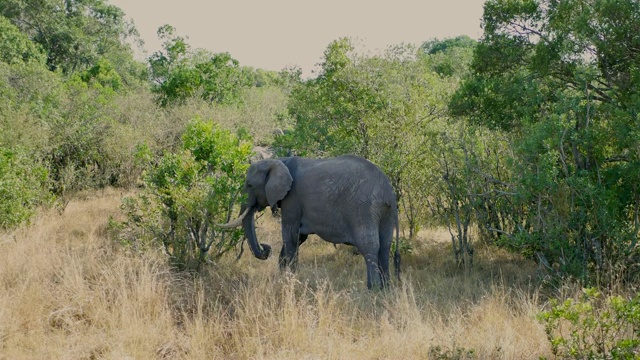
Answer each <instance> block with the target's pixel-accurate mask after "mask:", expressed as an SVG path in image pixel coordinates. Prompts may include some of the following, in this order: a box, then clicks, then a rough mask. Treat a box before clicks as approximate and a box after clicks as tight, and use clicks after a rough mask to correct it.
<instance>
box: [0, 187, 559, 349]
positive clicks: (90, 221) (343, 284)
mask: <svg viewBox="0 0 640 360" xmlns="http://www.w3.org/2000/svg"><path fill="white" fill-rule="evenodd" d="M123 195H126V194H123V192H122V191H120V190H115V189H106V190H103V191H92V192H88V193H84V194H82V195H81V196H78V197H77V198H76V199H74V200H73V201H71V202H69V204H68V205H67V207H66V208H65V209H64V211H62V212H61V213H60V212H59V211H48V212H44V213H42V214H41V215H39V216H38V217H37V218H36V219H35V220H34V222H33V225H31V226H25V227H22V228H20V229H17V230H15V231H12V232H9V233H6V234H3V235H2V236H1V237H0V249H1V251H0V264H2V266H1V267H0V284H1V287H2V291H1V292H0V339H1V340H0V343H1V344H2V345H1V348H0V349H1V350H2V351H0V358H3V359H99V358H105V359H124V358H132V359H212V358H214V359H256V358H263V359H301V358H306V359H345V358H350V359H398V358H403V359H425V358H478V359H489V358H492V359H493V358H503V359H516V358H518V359H523V358H538V357H540V356H544V355H549V354H550V347H549V345H548V343H547V339H546V335H545V333H544V329H543V326H542V324H541V323H540V322H538V321H537V320H536V315H537V313H538V312H539V310H540V307H541V306H542V304H543V303H544V301H543V300H542V297H543V296H542V293H541V291H540V290H539V288H538V285H537V282H536V278H537V274H536V269H537V268H536V266H535V265H534V264H533V263H531V262H528V261H524V260H522V259H520V258H519V257H517V256H513V255H510V254H508V253H506V252H504V251H500V250H496V249H490V248H487V249H483V248H481V249H479V250H478V254H477V255H476V258H475V264H474V267H473V269H472V270H471V271H469V272H468V273H465V271H464V270H462V269H461V268H459V267H457V266H456V265H455V264H454V263H453V261H452V257H451V254H450V251H451V246H450V244H449V242H450V237H449V234H448V232H446V231H443V230H440V229H429V230H425V231H422V232H421V233H420V235H419V241H418V243H417V244H416V246H415V248H414V251H413V253H412V254H405V255H404V257H403V275H402V284H400V285H399V284H394V286H393V287H392V288H391V289H390V290H389V291H388V292H381V291H377V292H376V291H374V292H371V291H368V290H367V289H366V283H365V281H364V280H365V278H366V276H365V271H364V264H363V261H362V258H361V257H360V256H357V255H354V254H353V253H352V251H351V248H350V247H346V246H345V247H338V248H335V247H334V246H333V245H331V244H329V243H326V242H323V241H321V240H319V239H315V238H314V239H310V241H308V242H307V243H306V244H304V245H303V246H302V247H301V251H300V263H299V269H298V270H299V271H298V272H297V273H296V274H295V275H294V274H290V273H284V274H283V273H280V271H279V270H278V266H277V261H276V259H275V258H276V257H275V256H272V257H271V258H270V259H268V260H267V261H260V260H257V259H255V258H253V256H252V255H251V254H250V253H249V252H248V251H246V252H245V253H244V255H242V256H241V258H240V259H238V260H236V258H235V256H226V257H224V258H223V260H222V261H220V262H219V263H217V264H208V265H206V267H205V269H204V270H203V271H202V272H201V273H199V274H196V275H192V274H186V273H180V272H175V271H172V270H171V268H170V266H169V264H168V261H167V259H166V257H165V256H164V255H163V254H162V253H161V252H160V249H158V251H157V252H147V253H144V254H139V253H134V252H131V251H127V250H126V249H124V248H123V247H121V246H120V245H119V244H117V243H115V242H114V241H113V240H111V239H110V237H109V230H108V219H109V217H110V216H112V217H119V216H122V214H121V211H120V210H119V205H120V203H121V197H122V196H123ZM258 223H259V228H258V234H259V235H258V236H259V237H260V239H261V241H262V242H266V243H270V244H272V245H273V246H274V251H275V250H278V249H279V246H280V243H281V240H280V237H279V226H278V224H277V219H274V218H273V217H272V216H271V215H270V214H268V215H264V216H263V217H262V218H261V219H260V220H259V221H258Z"/></svg>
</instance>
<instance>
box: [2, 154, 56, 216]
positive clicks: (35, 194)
mask: <svg viewBox="0 0 640 360" xmlns="http://www.w3.org/2000/svg"><path fill="white" fill-rule="evenodd" d="M47 175H48V174H47V170H46V169H45V168H44V167H43V166H41V165H40V164H38V163H36V162H34V161H33V160H32V159H31V158H30V157H29V156H27V154H26V152H22V151H15V150H9V149H7V148H4V147H1V146H0V199H2V200H1V201H0V229H8V228H12V227H15V226H17V225H20V224H22V223H25V222H27V221H28V220H29V219H30V218H31V217H32V216H33V215H34V214H35V211H36V207H37V206H38V205H41V204H43V203H45V202H47V201H48V200H50V196H49V193H48V191H47Z"/></svg>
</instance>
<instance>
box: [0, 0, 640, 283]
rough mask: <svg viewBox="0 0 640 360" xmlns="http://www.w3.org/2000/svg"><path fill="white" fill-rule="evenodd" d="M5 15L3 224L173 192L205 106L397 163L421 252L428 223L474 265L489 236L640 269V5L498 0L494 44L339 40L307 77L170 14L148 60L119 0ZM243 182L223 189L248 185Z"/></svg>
mask: <svg viewBox="0 0 640 360" xmlns="http://www.w3.org/2000/svg"><path fill="white" fill-rule="evenodd" d="M0 14H1V15H2V16H1V17H0V29H1V31H0V34H1V35H0V49H1V50H2V51H0V56H1V57H0V93H1V94H2V96H1V97H0V115H1V117H0V126H1V127H0V130H1V131H0V160H2V161H1V162H0V176H2V181H1V182H0V192H1V193H2V194H6V195H5V196H3V199H6V200H3V203H2V206H1V207H0V211H1V213H0V225H1V226H2V227H3V228H12V227H15V226H16V225H19V224H21V223H24V222H25V221H28V220H29V218H30V216H31V215H32V214H33V213H34V210H35V208H36V207H37V206H39V205H42V204H50V203H52V201H53V202H54V203H55V204H57V205H58V206H64V204H65V203H66V201H68V200H69V198H70V196H72V194H73V193H75V192H77V191H79V190H82V189H89V188H101V187H104V186H107V185H111V186H120V187H129V186H132V185H134V184H145V185H146V186H145V188H154V189H156V190H155V191H156V193H158V191H159V190H158V189H160V188H159V187H158V186H159V185H158V181H160V180H158V177H157V176H158V175H157V174H159V172H162V171H167V170H166V169H167V166H169V165H168V163H172V164H173V165H171V166H174V167H175V166H178V165H176V164H182V165H180V166H182V167H185V166H187V165H186V163H184V162H185V161H186V162H187V163H189V162H190V161H196V160H197V159H195V158H193V156H195V154H193V153H191V154H190V155H188V156H187V155H185V154H186V153H185V151H190V150H189V149H185V146H187V145H186V143H185V141H186V140H185V138H184V136H183V133H184V132H185V130H186V129H187V124H189V123H190V122H191V121H192V120H194V119H196V118H201V119H205V120H206V121H213V122H215V123H216V124H217V125H216V127H218V126H221V127H222V128H225V129H227V130H228V131H231V132H238V137H239V138H242V139H246V140H247V141H252V140H250V139H253V141H255V142H256V143H259V144H261V145H266V146H271V147H272V148H273V149H274V150H275V151H277V152H278V153H280V154H281V155H286V154H297V155H305V156H314V157H323V156H333V155H338V154H343V153H355V154H359V155H362V156H364V157H366V158H368V159H370V160H371V161H373V162H375V163H376V164H378V165H380V166H381V167H382V168H383V169H384V171H385V172H386V173H387V174H388V175H389V177H390V178H391V179H392V182H393V184H394V187H395V189H396V191H397V193H398V195H399V202H400V208H401V210H402V216H403V229H405V232H406V234H407V235H406V236H407V240H406V243H405V247H406V248H410V247H411V241H413V240H415V237H416V236H417V234H418V231H419V230H420V228H421V227H424V226H430V225H445V226H448V228H449V230H450V233H451V239H452V250H453V255H454V257H455V260H456V261H458V262H460V263H462V264H465V265H469V264H471V258H472V256H473V252H474V250H473V247H474V245H473V244H474V243H478V242H485V243H488V244H492V245H496V246H503V247H506V248H509V249H511V250H513V251H516V252H518V253H521V254H523V255H525V256H527V257H530V258H532V259H535V260H536V261H538V262H539V263H540V264H541V266H545V267H547V270H548V271H549V272H550V273H552V274H553V275H557V276H559V277H571V278H576V279H578V280H579V281H581V282H582V283H583V284H591V285H605V286H606V285H608V284H611V283H612V282H617V281H625V282H631V283H633V282H634V281H635V280H636V276H637V268H636V267H635V265H634V264H635V263H636V262H637V260H638V251H637V248H636V242H637V236H638V229H639V227H640V215H639V214H640V193H639V189H638V185H637V184H638V183H639V182H640V181H639V180H640V179H639V178H638V176H639V175H638V174H640V171H639V170H640V163H639V156H640V155H639V153H638V149H640V146H639V145H640V144H639V143H638V142H639V141H640V140H638V139H640V137H639V136H638V135H639V130H640V129H639V128H638V126H639V125H638V110H639V108H640V93H638V91H639V90H638V89H639V88H640V86H639V85H640V70H639V69H640V54H639V50H638V49H639V48H640V35H639V34H640V32H639V31H638V30H639V29H638V26H639V25H638V24H640V19H639V17H640V15H639V14H640V5H639V4H638V2H636V1H591V2H586V1H578V0H575V1H573V0H572V1H564V2H560V3H557V2H548V1H497V0H496V1H488V2H487V3H486V5H485V12H484V17H483V26H484V36H483V38H482V39H481V40H480V41H479V42H476V41H474V40H471V39H469V38H468V37H465V36H461V37H458V38H453V39H445V40H429V41H426V42H425V43H424V44H422V46H420V47H419V48H417V49H416V48H411V47H408V46H397V47H393V48H390V49H389V50H388V51H387V52H386V53H384V54H381V55H366V56H364V55H360V54H358V53H357V52H356V51H355V49H354V46H353V45H352V43H351V41H350V39H347V38H343V39H337V40H336V41H334V42H332V43H331V44H329V46H328V47H327V49H326V51H325V54H324V59H323V62H322V64H321V71H320V72H319V74H318V75H317V77H316V78H313V79H308V80H302V79H301V78H300V72H299V71H297V70H295V69H294V70H288V71H282V72H280V73H276V72H271V71H264V70H260V69H257V70H256V69H252V68H248V67H243V66H241V65H240V64H239V63H238V61H237V60H235V59H234V58H233V57H232V55H231V54H228V53H218V54H213V53H210V52H208V51H206V50H203V49H192V48H191V47H190V46H189V44H188V43H187V42H186V40H185V38H183V37H181V36H179V35H178V33H177V31H176V29H175V28H173V27H172V26H170V25H165V26H163V27H161V28H160V29H158V36H159V37H160V38H161V39H163V40H164V45H163V49H162V50H161V51H159V52H157V53H154V54H153V55H152V56H150V57H149V59H148V62H147V63H146V64H144V63H141V62H139V61H136V60H135V59H134V57H133V51H132V49H131V46H132V45H131V44H136V43H138V42H139V39H138V38H137V34H136V30H135V28H134V27H133V25H132V24H131V23H129V22H127V21H126V20H125V17H124V14H123V12H122V11H121V10H120V9H119V8H117V7H115V6H112V5H109V4H108V3H106V2H105V1H103V0H92V1H65V2H63V3H59V2H56V1H50V0H42V1H39V2H38V3H37V4H35V3H33V2H31V1H24V0H8V1H4V2H2V4H0ZM206 121H205V122H206ZM275 129H281V130H285V131H284V132H282V131H277V132H274V130H275ZM229 135H230V134H229ZM185 136H189V135H185ZM207 136H211V135H207ZM181 139H182V140H181ZM192 141H193V142H195V143H198V142H206V141H208V140H207V139H195V140H193V139H192ZM243 141H244V140H243ZM172 154H173V155H172ZM185 156H187V157H185ZM189 156H190V157H189ZM217 156H222V157H224V156H225V155H224V154H222V153H220V154H219V155H217ZM249 156H250V155H249V154H244V155H242V157H241V158H239V159H235V160H234V161H240V162H242V161H248V158H249ZM189 159H191V160H189ZM219 160H220V159H209V160H207V161H210V162H213V163H215V162H216V161H219ZM197 161H201V160H197ZM201 166H204V165H201ZM162 169H164V170H162ZM203 169H207V171H214V172H215V170H214V169H213V168H212V166H211V163H210V164H209V166H204V167H203ZM183 170H184V169H182V170H181V171H183ZM145 171H148V173H147V174H146V175H144V173H145ZM198 171H200V170H198ZM234 171H235V170H234ZM205 172H206V171H205ZM154 173H155V174H156V176H155V177H154V175H153V174H154ZM178 175H179V174H178V173H174V174H171V176H178ZM165 176H169V175H168V174H165ZM200 176H202V178H200ZM206 176H207V175H206V174H204V173H203V174H200V175H198V176H196V177H194V178H192V179H191V178H190V179H189V181H193V182H194V183H192V184H183V185H185V186H187V189H191V188H195V187H198V185H197V184H196V183H197V182H199V181H204V179H205V178H206ZM218 178H220V177H218ZM183 180H184V179H182V180H180V181H183ZM163 181H166V179H164V180H163ZM180 181H177V182H173V183H171V184H173V185H171V186H174V185H175V186H178V184H179V183H180ZM184 181H186V180H184ZM236 181H241V180H240V179H238V177H237V176H236ZM210 182H211V181H210ZM213 183H215V181H213ZM213 183H212V185H211V186H213V187H215V186H216V185H215V184H213ZM152 185H153V186H152ZM163 186H166V185H163ZM229 186H230V187H220V186H219V187H217V188H216V189H217V190H215V191H214V190H208V191H209V192H211V191H213V193H215V195H216V196H222V197H225V196H226V197H229V196H231V197H233V196H234V195H233V194H228V193H226V194H225V193H224V192H225V190H224V189H235V188H236V187H237V184H235V185H233V186H231V185H229ZM163 191H164V192H171V191H176V189H169V188H167V189H165V190H163ZM216 191H217V192H216ZM187 192H188V191H187ZM157 196H158V198H159V199H162V198H163V196H166V194H165V195H162V194H160V193H158V194H157ZM175 196H177V195H175ZM54 199H57V200H54ZM173 200H178V199H173ZM173 200H172V201H173ZM161 202H162V200H161ZM164 204H165V206H167V209H164V211H165V212H167V216H168V219H169V220H167V221H169V222H172V221H174V220H175V217H176V216H177V215H176V214H174V215H170V214H171V213H174V212H175V211H177V210H175V209H174V210H171V207H172V206H173V203H172V202H171V201H169V202H167V201H166V199H165V201H164ZM232 204H233V202H232ZM228 211H229V207H228V206H227V210H226V212H228ZM226 212H225V213H226ZM172 217H173V218H172ZM171 219H173V220H171ZM170 228H171V229H173V226H172V225H171V226H170ZM476 229H477V231H476Z"/></svg>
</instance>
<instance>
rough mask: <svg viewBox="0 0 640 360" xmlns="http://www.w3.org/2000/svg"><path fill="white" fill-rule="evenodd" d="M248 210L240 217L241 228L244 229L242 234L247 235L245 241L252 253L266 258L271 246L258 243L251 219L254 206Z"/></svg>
mask: <svg viewBox="0 0 640 360" xmlns="http://www.w3.org/2000/svg"><path fill="white" fill-rule="evenodd" d="M243 207H244V206H243ZM248 210H249V213H247V215H246V216H245V217H244V219H242V228H243V229H244V235H245V236H246V237H247V242H248V243H249V248H250V249H251V252H252V253H253V255H254V256H255V257H257V258H258V259H260V260H266V259H267V258H268V257H269V255H270V254H271V246H269V245H267V244H260V243H258V238H257V236H256V226H255V223H254V219H253V215H254V213H255V207H254V206H252V207H250V208H249V209H248Z"/></svg>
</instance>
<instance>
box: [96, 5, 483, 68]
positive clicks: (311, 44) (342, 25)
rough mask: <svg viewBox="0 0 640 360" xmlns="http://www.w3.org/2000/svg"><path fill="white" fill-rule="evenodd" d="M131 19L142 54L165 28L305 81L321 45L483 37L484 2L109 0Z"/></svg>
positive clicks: (376, 45)
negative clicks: (295, 72) (344, 40)
mask: <svg viewBox="0 0 640 360" xmlns="http://www.w3.org/2000/svg"><path fill="white" fill-rule="evenodd" d="M108 1H109V2H110V3H111V4H113V5H116V6H118V7H120V8H121V9H122V10H124V12H125V14H126V15H125V17H126V18H127V19H133V21H134V22H135V25H136V28H137V29H138V31H139V32H140V36H141V37H142V39H143V40H144V41H145V49H146V51H147V53H148V54H147V55H149V54H152V53H153V52H154V51H157V50H159V49H160V46H161V42H160V41H159V40H158V37H157V35H156V31H157V29H158V27H160V26H162V25H164V24H169V25H172V26H173V27H175V28H176V30H177V32H178V34H179V35H182V36H185V37H187V38H188V39H187V43H188V44H190V45H191V46H192V48H204V49H208V50H211V51H213V52H216V53H217V52H224V51H226V52H229V53H230V54H231V56H232V57H233V58H235V59H237V60H238V61H239V62H240V65H246V66H252V67H254V68H262V69H267V70H276V71H278V70H281V69H283V68H285V67H291V66H298V67H300V68H302V70H303V74H304V75H305V76H310V75H311V71H312V70H313V69H314V68H315V66H316V65H317V64H318V63H320V62H321V60H322V54H323V52H324V50H325V49H326V47H327V45H329V43H330V42H331V41H333V40H336V39H338V38H340V37H344V36H349V37H352V38H354V39H357V41H358V43H360V44H361V46H362V47H364V49H365V50H367V51H378V50H382V49H385V48H387V47H388V46H390V45H397V44H400V43H411V44H416V45H420V44H421V43H422V42H424V41H426V40H430V39H433V38H439V39H443V38H447V37H454V36H458V35H469V36H470V37H471V38H473V39H479V38H480V36H481V35H482V30H481V28H480V18H481V16H482V5H483V3H484V0H422V1H420V0H394V1H389V0H387V1H383V0H366V1H365V0H323V1H307V0H271V1H266V0H227V1H218V0H210V1H205V0H181V1H175V0H108Z"/></svg>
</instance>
